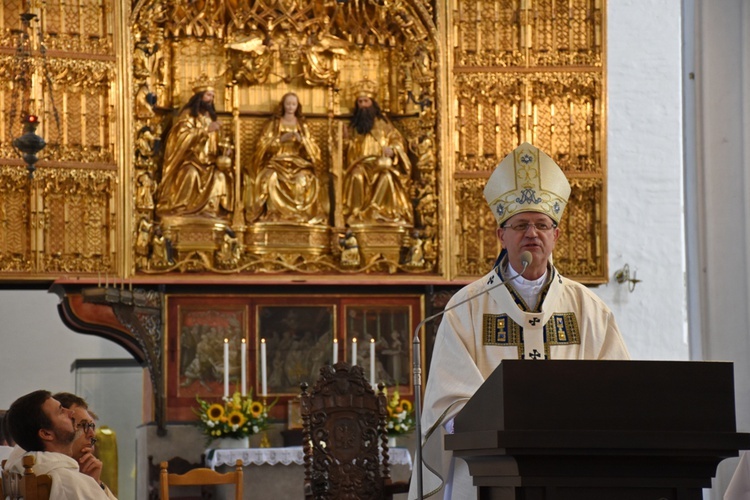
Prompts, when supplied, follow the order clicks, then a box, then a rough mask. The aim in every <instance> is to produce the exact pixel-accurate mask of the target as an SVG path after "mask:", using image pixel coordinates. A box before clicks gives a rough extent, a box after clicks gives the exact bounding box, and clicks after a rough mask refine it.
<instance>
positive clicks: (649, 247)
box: [594, 0, 689, 360]
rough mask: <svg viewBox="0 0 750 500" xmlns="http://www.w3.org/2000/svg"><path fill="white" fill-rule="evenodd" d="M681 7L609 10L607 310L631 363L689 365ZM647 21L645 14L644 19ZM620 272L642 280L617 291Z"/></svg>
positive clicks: (647, 2) (615, 5)
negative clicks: (682, 361) (652, 361)
mask: <svg viewBox="0 0 750 500" xmlns="http://www.w3.org/2000/svg"><path fill="white" fill-rule="evenodd" d="M680 8H681V2H680V0H668V1H664V0H658V1H657V0H630V1H623V0H618V1H616V2H615V1H610V2H607V30H608V40H607V44H608V45H607V85H608V89H607V94H608V115H607V120H608V123H607V141H608V155H607V162H608V166H607V168H608V198H607V201H608V203H607V210H608V217H607V224H608V238H609V242H608V243H609V272H610V274H609V275H610V280H611V281H610V283H609V284H607V285H604V286H600V287H598V288H596V289H594V292H595V293H596V294H597V295H599V296H600V297H601V298H602V299H603V300H604V301H605V302H606V303H607V304H609V305H610V307H611V308H612V310H613V312H614V313H615V317H616V318H617V322H618V325H619V326H620V329H621V331H622V333H623V335H624V337H625V341H626V343H627V345H628V348H629V350H630V354H631V356H632V357H633V358H634V359H659V360H674V359H688V357H689V350H688V340H687V309H686V297H687V293H686V288H685V284H684V270H685V250H684V245H685V237H684V231H683V224H684V220H683V182H682V172H683V162H682V115H681V109H682V98H681V48H680V45H681V26H680V24H681V14H680ZM646 13H647V15H646ZM625 264H628V266H629V268H630V273H631V276H632V274H633V273H634V272H635V273H636V277H637V278H638V279H640V280H643V281H642V282H640V283H638V284H636V286H635V288H634V290H633V292H632V293H630V292H629V291H628V285H627V284H622V285H620V284H617V283H616V282H615V281H614V280H613V279H612V277H613V275H614V273H615V271H617V270H618V269H621V268H622V267H623V266H624V265H625Z"/></svg>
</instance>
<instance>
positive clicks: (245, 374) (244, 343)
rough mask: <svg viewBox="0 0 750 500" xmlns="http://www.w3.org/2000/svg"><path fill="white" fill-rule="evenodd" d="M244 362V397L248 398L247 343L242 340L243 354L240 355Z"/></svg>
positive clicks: (242, 369)
mask: <svg viewBox="0 0 750 500" xmlns="http://www.w3.org/2000/svg"><path fill="white" fill-rule="evenodd" d="M240 359H241V360H242V368H241V370H240V371H241V372H242V375H241V377H242V396H243V397H244V396H247V341H246V340H245V339H242V353H241V354H240Z"/></svg>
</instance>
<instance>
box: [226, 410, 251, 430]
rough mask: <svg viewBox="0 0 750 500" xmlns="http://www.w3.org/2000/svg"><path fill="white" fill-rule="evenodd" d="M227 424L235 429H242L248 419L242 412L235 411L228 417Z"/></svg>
mask: <svg viewBox="0 0 750 500" xmlns="http://www.w3.org/2000/svg"><path fill="white" fill-rule="evenodd" d="M227 422H228V423H229V425H231V426H233V427H234V426H237V427H242V426H243V425H245V422H247V418H245V415H243V414H242V413H241V412H239V411H237V410H234V411H233V412H232V413H230V414H229V416H227Z"/></svg>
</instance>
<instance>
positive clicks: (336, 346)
mask: <svg viewBox="0 0 750 500" xmlns="http://www.w3.org/2000/svg"><path fill="white" fill-rule="evenodd" d="M338 362H339V339H333V363H331V364H333V365H335V364H336V363H338Z"/></svg>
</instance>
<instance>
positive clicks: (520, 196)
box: [409, 143, 629, 500]
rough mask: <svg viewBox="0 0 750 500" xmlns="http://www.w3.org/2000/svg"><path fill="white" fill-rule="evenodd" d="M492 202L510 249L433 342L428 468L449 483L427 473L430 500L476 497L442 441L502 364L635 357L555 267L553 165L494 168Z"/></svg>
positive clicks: (560, 181)
mask: <svg viewBox="0 0 750 500" xmlns="http://www.w3.org/2000/svg"><path fill="white" fill-rule="evenodd" d="M484 196H485V199H486V200H487V203H488V204H489V206H490V209H491V210H492V213H493V215H494V216H495V220H496V221H497V230H496V234H497V237H498V239H499V241H500V243H501V245H502V248H503V250H502V251H501V253H500V256H499V257H498V259H497V262H496V264H495V266H494V267H493V269H492V270H490V272H489V273H487V274H486V275H485V276H483V277H482V278H480V279H478V280H477V281H475V282H473V283H471V284H469V285H467V286H466V287H464V288H462V289H461V290H459V291H458V293H456V295H454V296H453V298H452V299H451V300H450V302H448V304H447V306H446V308H445V316H444V317H443V319H442V322H441V324H440V328H439V329H438V333H437V337H436V339H435V347H434V350H433V354H432V361H431V364H430V371H429V378H428V380H427V387H426V390H425V397H424V413H423V414H422V432H423V433H424V434H426V433H428V432H430V429H431V428H432V427H435V428H436V429H437V430H436V431H435V433H434V434H433V435H432V437H431V438H430V439H429V440H428V441H427V442H426V443H425V444H424V451H423V457H424V461H425V462H426V463H427V464H428V465H430V466H431V467H437V468H438V471H439V472H440V470H441V469H442V472H441V476H442V478H443V480H442V481H441V479H440V478H437V477H436V476H435V475H434V474H432V473H430V472H429V471H428V469H426V468H423V481H424V482H423V491H424V494H425V496H429V493H431V492H433V491H435V490H438V489H440V488H442V491H437V492H436V496H434V497H432V498H444V499H454V500H455V499H464V498H466V499H468V498H471V499H476V498H477V492H476V489H475V488H474V486H473V485H472V481H471V477H470V475H469V471H468V467H467V465H466V462H464V461H463V460H454V459H453V457H452V455H451V453H450V452H446V451H444V450H443V449H442V448H443V447H442V443H443V434H444V433H446V432H447V433H451V432H452V430H453V417H455V415H456V414H457V413H458V412H459V410H460V409H461V408H462V407H463V405H464V404H465V403H466V401H468V400H469V399H470V398H471V396H472V395H473V394H474V392H475V391H476V390H477V389H478V388H479V387H480V386H481V385H482V383H483V382H484V381H485V379H487V377H488V376H489V375H490V374H491V373H492V372H493V371H494V370H495V368H497V366H498V365H499V364H500V361H501V360H503V359H523V360H529V361H537V360H544V359H629V355H628V351H627V348H626V347H625V343H624V342H623V339H622V336H621V334H620V331H619V329H618V328H617V324H616V323H615V319H614V316H613V315H612V312H611V311H610V310H609V308H608V307H607V306H606V304H604V303H603V302H602V301H601V300H600V299H599V298H598V297H597V296H596V295H594V294H593V293H592V292H591V291H589V290H588V289H587V288H586V287H584V286H583V285H581V284H579V283H576V282H574V281H571V280H569V279H567V278H565V277H564V276H562V275H561V274H560V273H559V271H558V270H557V269H556V268H555V266H554V265H553V264H552V261H551V255H552V251H553V250H554V248H555V243H556V242H557V239H558V238H559V236H560V229H559V227H558V224H559V223H560V220H561V218H562V214H563V211H564V210H565V206H566V205H567V203H568V197H569V196H570V184H569V183H568V180H567V179H566V178H565V174H564V173H563V172H562V170H561V169H560V167H559V166H558V165H557V164H556V163H555V162H554V161H553V160H552V158H550V157H549V156H547V155H546V154H545V153H544V152H543V151H541V150H539V149H538V148H536V147H534V146H532V145H531V144H528V143H524V144H521V145H520V146H519V147H518V148H516V149H515V150H514V151H513V152H511V153H510V154H509V155H508V156H507V157H505V159H503V161H501V162H500V164H499V165H498V166H497V167H496V168H495V171H494V172H493V173H492V175H491V176H490V178H489V180H488V182H487V185H486V187H485V189H484ZM502 283H505V284H504V285H503V286H498V285H499V284H502ZM529 397H533V395H529ZM438 431H439V432H438ZM423 438H424V436H423ZM415 483H416V480H415V478H412V481H411V487H412V491H411V492H410V494H409V498H410V499H413V498H416V484H415Z"/></svg>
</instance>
